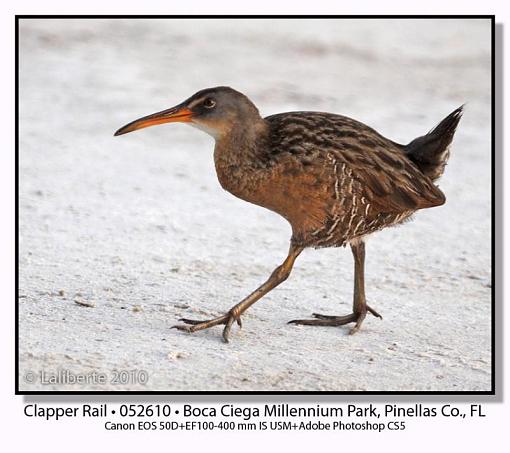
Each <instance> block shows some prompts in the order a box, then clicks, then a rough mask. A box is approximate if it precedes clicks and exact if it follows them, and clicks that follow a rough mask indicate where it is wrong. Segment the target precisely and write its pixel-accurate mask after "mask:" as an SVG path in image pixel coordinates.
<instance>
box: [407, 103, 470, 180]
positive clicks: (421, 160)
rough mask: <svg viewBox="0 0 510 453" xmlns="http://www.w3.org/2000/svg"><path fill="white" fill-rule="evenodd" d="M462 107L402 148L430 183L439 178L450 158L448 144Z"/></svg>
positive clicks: (460, 115)
mask: <svg viewBox="0 0 510 453" xmlns="http://www.w3.org/2000/svg"><path fill="white" fill-rule="evenodd" d="M463 109H464V106H463V105H462V106H460V107H459V108H458V109H456V110H454V111H453V112H452V113H450V114H449V115H448V116H447V117H446V118H445V119H444V120H443V121H441V122H440V123H439V124H438V125H437V126H436V127H435V128H434V129H432V130H431V131H430V132H429V133H428V134H426V135H423V136H422V137H418V138H415V139H414V140H413V141H412V142H411V143H409V144H408V145H406V146H404V152H405V153H406V155H407V157H408V158H409V159H410V160H412V161H413V162H414V163H415V164H416V165H417V166H418V168H419V169H420V170H421V171H422V172H423V173H424V174H425V175H426V176H428V177H429V178H430V179H431V180H432V181H435V180H436V179H438V178H440V177H441V175H442V174H443V172H444V169H445V167H446V163H447V161H448V158H449V157H450V149H449V148H450V144H451V142H452V139H453V135H454V134H455V130H456V129H457V125H458V124H459V121H460V119H461V117H462V111H463Z"/></svg>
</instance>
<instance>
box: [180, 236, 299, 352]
mask: <svg viewBox="0 0 510 453" xmlns="http://www.w3.org/2000/svg"><path fill="white" fill-rule="evenodd" d="M302 250H303V248H302V247H296V246H294V245H292V244H291V246H290V249H289V254H288V256H287V258H286V259H285V261H284V262H283V263H282V264H281V265H280V266H278V267H277V268H276V269H275V270H274V271H273V273H272V274H271V276H270V277H269V278H268V279H267V281H266V282H265V283H263V284H262V285H260V286H259V287H258V288H257V289H256V290H255V291H253V292H252V293H251V294H250V295H249V296H247V297H245V298H244V299H243V300H242V301H241V302H239V303H238V304H237V305H234V306H233V307H232V308H231V309H230V310H229V311H228V313H226V314H224V315H223V316H219V317H218V318H214V319H211V320H208V321H197V320H194V319H185V318H182V319H180V320H179V321H182V322H183V323H185V324H189V325H177V326H173V327H174V328H176V329H179V330H184V331H186V332H196V331H197V330H203V329H208V328H209V327H213V326H217V325H218V324H224V325H225V328H224V329H223V339H224V340H225V342H226V343H228V338H229V334H230V329H231V327H232V324H233V323H234V321H236V322H237V324H238V325H239V327H241V326H242V324H241V315H242V314H243V313H244V312H245V311H246V310H247V309H248V308H250V307H251V306H252V305H253V304H254V303H255V302H257V301H258V300H259V299H260V298H261V297H262V296H264V295H265V294H267V293H268V292H269V291H271V290H272V289H273V288H275V287H276V286H278V285H279V284H280V283H282V282H284V281H285V280H287V278H288V277H289V275H290V272H291V270H292V266H293V265H294V261H296V258H297V257H298V256H299V254H300V253H301V252H302Z"/></svg>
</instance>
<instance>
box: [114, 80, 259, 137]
mask: <svg viewBox="0 0 510 453" xmlns="http://www.w3.org/2000/svg"><path fill="white" fill-rule="evenodd" d="M258 120H260V115H259V112H258V110H257V107H255V105H254V104H253V103H252V102H251V101H250V100H249V99H248V98H247V97H246V96H245V95H244V94H242V93H240V92H239V91H236V90H234V89H232V88H229V87H215V88H206V89H205V90H200V91H199V92H198V93H195V94H194V95H193V96H191V97H190V98H188V99H186V100H185V101H184V102H182V103H180V104H179V105H176V106H175V107H172V108H170V109H167V110H163V111H161V112H157V113H153V114H152V115H148V116H144V117H143V118H139V119H137V120H135V121H132V122H131V123H129V124H126V125H125V126H123V127H121V128H120V129H119V130H118V131H117V132H115V135H122V134H127V133H128V132H133V131H136V130H138V129H143V128H145V127H149V126H156V125H157V124H163V123H174V122H180V123H188V124H190V125H191V126H195V127H197V128H199V129H202V130H203V131H204V132H207V133H208V134H209V135H212V136H213V137H214V138H216V139H217V138H219V137H222V136H223V135H225V134H228V133H229V132H230V131H231V130H232V129H233V128H235V127H236V126H240V125H242V124H243V123H246V122H253V121H258Z"/></svg>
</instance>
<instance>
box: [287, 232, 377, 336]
mask: <svg viewBox="0 0 510 453" xmlns="http://www.w3.org/2000/svg"><path fill="white" fill-rule="evenodd" d="M351 250H352V254H353V256H354V296H353V304H352V305H353V306H352V313H351V314H350V315H345V316H329V315H321V314H318V313H313V315H312V316H313V317H314V318H316V319H296V320H294V321H290V322H289V324H300V325H304V326H342V325H344V324H348V323H351V322H355V323H356V324H355V326H354V327H353V328H352V329H351V331H350V332H349V333H350V334H351V335H352V334H354V333H356V332H357V331H358V330H359V329H360V327H361V324H363V321H364V319H365V317H366V315H367V312H370V313H372V314H373V315H374V316H376V317H378V318H381V319H382V316H381V315H380V314H379V313H377V312H376V311H375V310H374V309H373V308H371V307H369V306H368V305H367V302H366V299H365V243H364V242H363V241H360V242H357V243H355V244H351Z"/></svg>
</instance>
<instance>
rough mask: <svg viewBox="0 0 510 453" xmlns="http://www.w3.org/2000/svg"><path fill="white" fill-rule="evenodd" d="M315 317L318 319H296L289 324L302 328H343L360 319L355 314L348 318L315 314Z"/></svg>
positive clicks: (347, 316)
mask: <svg viewBox="0 0 510 453" xmlns="http://www.w3.org/2000/svg"><path fill="white" fill-rule="evenodd" d="M313 316H314V317H315V318H318V319H294V320H292V321H289V324H296V325H301V326H343V325H344V324H348V323H350V322H356V320H357V318H358V317H357V315H355V314H354V313H352V314H350V315H346V316H328V315H319V314H318V313H314V314H313Z"/></svg>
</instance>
